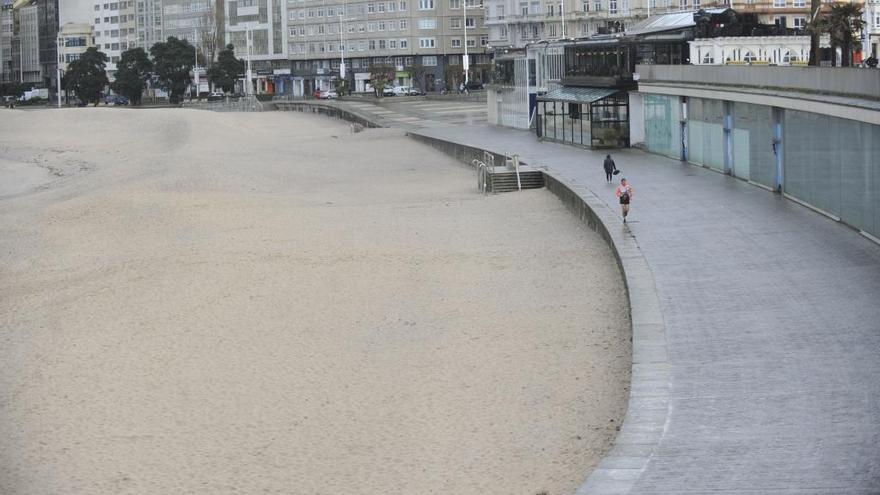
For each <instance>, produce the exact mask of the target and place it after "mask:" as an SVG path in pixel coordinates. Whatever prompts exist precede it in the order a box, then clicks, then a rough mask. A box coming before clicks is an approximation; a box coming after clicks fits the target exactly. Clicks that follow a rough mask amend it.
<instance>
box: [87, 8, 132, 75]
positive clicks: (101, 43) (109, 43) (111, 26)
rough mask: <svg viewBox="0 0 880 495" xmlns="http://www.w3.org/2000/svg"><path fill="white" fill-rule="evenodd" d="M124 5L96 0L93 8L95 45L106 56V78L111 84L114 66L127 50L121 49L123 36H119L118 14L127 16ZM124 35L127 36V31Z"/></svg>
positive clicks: (114, 71) (114, 73) (114, 70)
mask: <svg viewBox="0 0 880 495" xmlns="http://www.w3.org/2000/svg"><path fill="white" fill-rule="evenodd" d="M125 3H127V2H118V1H114V2H102V1H100V0H98V1H96V3H95V6H94V16H95V45H96V46H97V47H98V49H99V50H100V51H101V52H103V53H104V54H105V55H107V58H108V62H107V77H108V78H109V79H110V81H111V82H112V81H113V80H114V79H115V76H116V64H117V63H118V62H119V58H120V56H121V55H122V52H124V51H125V50H127V49H128V48H127V46H126V47H125V48H123V42H122V36H123V35H122V34H120V33H121V31H120V14H122V15H126V16H127V15H128V14H127V11H126V5H124V4H125ZM120 4H123V5H122V12H120ZM124 34H125V35H127V34H128V33H127V31H126V32H125V33H124Z"/></svg>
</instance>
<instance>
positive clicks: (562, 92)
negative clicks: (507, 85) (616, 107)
mask: <svg viewBox="0 0 880 495" xmlns="http://www.w3.org/2000/svg"><path fill="white" fill-rule="evenodd" d="M619 91H620V90H619V89H609V88H576V87H571V86H565V87H561V88H554V89H551V90H550V91H548V92H547V93H546V94H543V95H540V96H538V101H564V102H567V103H593V102H594V101H599V100H601V99H602V98H607V97H609V96H611V95H613V94H614V93H617V92H619Z"/></svg>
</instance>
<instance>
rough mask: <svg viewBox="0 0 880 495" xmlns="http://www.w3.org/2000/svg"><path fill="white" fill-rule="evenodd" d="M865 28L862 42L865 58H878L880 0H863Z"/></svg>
mask: <svg viewBox="0 0 880 495" xmlns="http://www.w3.org/2000/svg"><path fill="white" fill-rule="evenodd" d="M865 30H866V31H867V35H866V36H865V38H864V41H863V43H862V45H863V46H862V51H863V52H864V53H865V58H867V57H870V56H874V57H875V58H880V0H867V1H866V2H865Z"/></svg>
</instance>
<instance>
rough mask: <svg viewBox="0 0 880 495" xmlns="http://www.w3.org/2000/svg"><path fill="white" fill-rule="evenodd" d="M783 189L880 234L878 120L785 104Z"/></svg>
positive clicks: (865, 229)
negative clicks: (789, 107)
mask: <svg viewBox="0 0 880 495" xmlns="http://www.w3.org/2000/svg"><path fill="white" fill-rule="evenodd" d="M783 139H784V141H783V142H784V144H785V191H786V192H787V193H788V194H791V195H792V196H794V197H796V198H798V199H800V200H802V201H804V202H806V203H809V204H811V205H813V206H815V207H817V208H820V209H822V210H824V211H827V212H828V213H831V214H832V215H837V216H839V217H840V219H841V220H842V221H844V222H846V223H847V224H849V225H852V226H853V227H856V228H858V229H861V230H864V231H866V232H868V233H871V234H872V235H875V236H880V160H877V158H876V157H877V156H880V126H876V125H871V124H867V123H863V122H856V121H854V120H847V119H839V118H836V117H830V116H826V115H818V114H814V113H809V112H800V111H795V110H787V111H786V112H785V127H784V136H783Z"/></svg>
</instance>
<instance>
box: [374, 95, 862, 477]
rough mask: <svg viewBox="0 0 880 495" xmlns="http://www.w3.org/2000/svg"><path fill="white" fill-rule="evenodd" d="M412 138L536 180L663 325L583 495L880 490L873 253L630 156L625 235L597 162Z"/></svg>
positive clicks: (754, 190) (643, 347)
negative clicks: (639, 263) (612, 240)
mask: <svg viewBox="0 0 880 495" xmlns="http://www.w3.org/2000/svg"><path fill="white" fill-rule="evenodd" d="M364 110H368V109H365V108H360V109H359V111H361V112H362V113H363V112H364ZM410 130H411V131H412V132H414V133H417V134H421V135H424V136H428V137H431V138H436V139H442V140H446V141H450V142H454V143H459V144H463V145H468V146H472V147H476V148H482V149H487V150H490V151H496V152H502V153H509V154H513V153H516V154H519V155H520V156H521V157H522V159H523V161H525V162H526V163H528V164H530V165H533V166H546V167H547V169H548V171H549V173H550V174H551V175H552V176H553V177H555V178H556V179H558V180H559V181H561V182H563V183H566V184H567V185H568V186H569V187H571V188H572V189H574V190H575V191H577V192H578V194H579V195H581V196H582V197H583V198H584V200H585V201H588V202H590V203H591V204H592V205H593V208H594V209H597V210H600V211H597V214H598V216H599V218H600V219H601V220H602V222H603V223H605V226H606V228H607V229H608V231H609V234H610V235H611V236H612V237H615V236H617V237H619V238H630V239H633V240H634V241H635V243H637V246H638V251H640V253H639V254H640V256H643V257H644V260H645V261H646V263H647V266H648V267H649V269H650V272H651V273H650V274H649V275H648V276H645V277H642V280H643V281H644V283H646V284H652V285H653V287H648V289H655V290H656V295H657V300H658V301H659V313H660V315H659V319H658V321H657V322H648V323H647V326H651V325H653V326H655V327H657V328H656V330H657V331H656V332H653V333H652V335H654V336H656V335H658V334H659V335H661V336H662V335H664V333H665V339H660V340H659V341H658V340H657V339H654V340H646V339H645V335H644V334H643V333H642V332H641V331H638V332H636V333H635V341H634V347H633V349H634V361H635V362H636V365H635V366H634V370H633V377H634V378H633V380H634V381H633V384H632V389H633V399H632V401H631V404H630V410H629V412H628V414H627V419H626V422H625V425H624V428H623V431H622V433H621V435H620V437H619V438H618V442H617V444H616V445H615V447H614V449H613V450H612V452H611V453H609V456H608V457H607V458H606V461H605V462H603V463H602V465H600V467H599V469H597V471H596V472H594V473H593V474H592V476H591V477H590V479H589V480H588V481H587V483H586V484H585V485H584V487H583V488H582V489H581V492H582V493H598V494H604V493H634V494H636V493H637V494H684V493H687V494H701V493H731V494H761V493H768V494H795V493H798V494H801V493H808V494H826V493H827V494H856V493H858V494H869V493H873V494H876V493H880V246H878V245H877V244H875V243H873V242H871V241H870V240H868V239H866V238H864V237H862V236H861V235H860V234H859V233H858V232H856V231H854V230H852V229H850V228H848V227H846V226H843V225H841V224H838V223H836V222H834V221H832V220H830V219H828V218H826V217H823V216H821V215H819V214H817V213H815V212H813V211H811V210H809V209H807V208H805V207H803V206H800V205H798V204H795V203H794V202H791V201H788V200H785V199H783V198H781V197H780V196H779V195H774V194H771V193H769V192H768V191H765V190H763V189H760V188H758V187H755V186H752V185H750V184H748V183H746V182H743V181H740V180H737V179H734V178H731V177H728V176H724V175H721V174H718V173H715V172H712V171H709V170H706V169H702V168H699V167H694V166H690V165H685V164H682V163H680V162H677V161H674V160H670V159H666V158H662V157H658V156H655V155H651V154H646V153H643V152H640V151H635V150H620V151H617V152H614V153H613V156H614V159H615V161H616V162H617V165H618V167H619V168H620V169H621V170H622V174H621V175H620V176H619V177H627V178H629V179H630V181H631V183H632V184H633V187H634V189H635V197H634V200H633V205H632V212H631V214H630V217H629V223H628V224H627V225H624V224H623V223H622V222H621V221H620V218H619V214H618V205H617V204H616V203H615V198H614V194H613V190H614V185H611V184H607V183H606V182H605V177H604V173H603V171H602V160H603V158H604V156H605V153H604V152H598V151H596V152H593V151H585V150H580V149H576V148H573V147H568V146H563V145H557V144H550V143H540V142H538V141H537V139H536V138H535V137H534V135H533V134H531V133H528V132H523V131H516V130H510V129H501V128H496V127H490V126H481V125H477V126H461V125H459V126H433V127H425V128H421V129H413V128H412V126H410ZM509 213H510V218H511V221H516V212H515V211H511V212H509ZM650 275H653V281H652V277H651V276H650ZM635 282H636V283H635V285H634V280H633V279H632V278H630V277H628V283H629V284H630V285H631V291H636V292H638V291H643V290H644V289H645V288H646V287H643V286H642V287H640V286H639V281H638V280H635ZM641 304H642V301H636V300H634V301H633V306H634V309H633V310H634V317H633V323H634V326H637V325H640V323H645V322H640V321H638V320H639V318H641V317H637V316H636V315H635V312H636V310H637V309H638V306H640V305H641ZM642 326H645V325H642ZM640 366H645V367H646V369H649V370H650V371H649V372H644V373H640V372H639V367H640ZM585 476H586V473H585Z"/></svg>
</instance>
